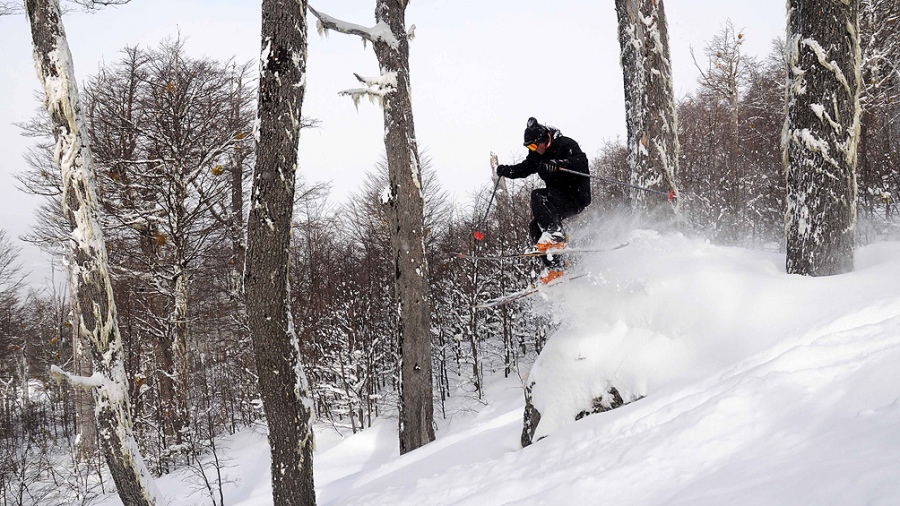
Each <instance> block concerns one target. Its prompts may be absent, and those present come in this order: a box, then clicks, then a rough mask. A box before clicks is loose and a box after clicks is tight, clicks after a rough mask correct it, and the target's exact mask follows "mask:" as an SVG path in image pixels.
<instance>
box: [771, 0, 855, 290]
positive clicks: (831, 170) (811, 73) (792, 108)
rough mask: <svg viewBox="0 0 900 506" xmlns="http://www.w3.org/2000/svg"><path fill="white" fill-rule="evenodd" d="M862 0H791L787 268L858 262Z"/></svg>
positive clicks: (811, 270) (839, 268)
mask: <svg viewBox="0 0 900 506" xmlns="http://www.w3.org/2000/svg"><path fill="white" fill-rule="evenodd" d="M858 13H859V1H858V0H790V1H789V3H788V31H787V60H788V69H787V70H788V89H787V118H786V121H785V128H784V137H783V139H782V143H783V146H784V163H785V169H786V172H787V214H786V218H785V224H786V235H787V264H786V268H787V272H788V273H792V274H803V275H809V276H828V275H833V274H841V273H845V272H849V271H851V270H852V269H853V248H854V231H855V227H856V193H857V191H856V164H857V148H858V145H859V129H860V127H859V125H860V114H861V113H860V103H859V95H860V88H861V86H860V45H859V36H858V31H857V28H858V26H859V23H858Z"/></svg>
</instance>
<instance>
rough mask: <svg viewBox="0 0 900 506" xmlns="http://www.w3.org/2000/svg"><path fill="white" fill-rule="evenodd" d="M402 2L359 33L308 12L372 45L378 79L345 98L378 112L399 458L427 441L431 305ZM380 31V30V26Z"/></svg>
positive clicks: (380, 7) (386, 4)
mask: <svg viewBox="0 0 900 506" xmlns="http://www.w3.org/2000/svg"><path fill="white" fill-rule="evenodd" d="M406 5H407V1H406V0H377V2H376V5H375V20H376V22H377V23H378V25H376V28H381V27H384V26H386V27H388V28H389V29H390V33H385V31H384V30H381V29H378V30H375V29H372V30H365V29H360V28H359V27H358V25H352V26H351V25H349V24H346V23H341V22H338V21H337V20H335V19H334V18H331V17H328V16H323V15H321V14H319V13H318V12H316V11H315V10H314V9H310V10H311V11H312V13H313V14H314V15H315V16H316V17H317V18H318V19H319V23H320V26H321V27H322V28H326V29H330V30H336V31H338V32H341V33H348V34H353V35H358V36H360V37H362V38H363V39H365V40H367V41H370V42H372V45H373V46H374V48H375V55H376V56H377V58H378V66H379V67H380V69H381V76H380V77H379V78H378V79H365V78H362V77H359V76H357V77H358V78H359V79H360V80H361V81H363V83H364V84H366V85H369V86H373V87H378V90H375V91H371V90H369V91H364V92H358V91H353V92H348V94H350V95H352V96H353V97H354V99H358V98H359V96H361V95H364V94H375V95H377V96H378V98H380V99H381V101H382V106H383V110H384V129H385V132H384V147H385V151H386V152H387V162H388V179H389V181H390V200H389V202H388V206H389V212H388V218H389V224H390V227H391V256H392V258H393V264H394V281H395V282H394V286H395V290H396V293H397V297H398V299H399V301H400V307H399V308H398V309H399V315H400V453H401V454H402V453H406V452H408V451H412V450H415V449H416V448H419V447H420V446H422V445H424V444H427V443H430V442H431V441H434V427H433V424H434V403H433V401H432V390H433V389H432V381H433V380H432V376H431V299H430V296H429V289H428V288H429V287H428V282H429V275H428V263H427V261H426V257H425V240H424V239H425V224H424V207H425V199H424V196H423V186H422V174H421V170H420V168H421V167H420V163H419V149H418V147H417V146H416V133H415V126H414V123H413V114H412V99H411V91H410V80H409V36H408V34H407V32H406ZM379 25H380V26H379Z"/></svg>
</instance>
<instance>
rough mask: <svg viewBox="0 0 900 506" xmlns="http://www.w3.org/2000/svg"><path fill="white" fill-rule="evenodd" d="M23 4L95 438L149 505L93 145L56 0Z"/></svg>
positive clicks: (120, 485) (132, 501)
mask: <svg viewBox="0 0 900 506" xmlns="http://www.w3.org/2000/svg"><path fill="white" fill-rule="evenodd" d="M25 9H26V12H27V15H28V20H29V22H30V24H31V34H32V43H33V46H34V58H35V63H36V67H37V70H38V76H39V78H40V80H41V83H42V84H43V86H44V92H45V100H46V103H45V105H46V107H47V111H48V112H49V114H50V118H51V125H52V127H53V136H54V138H55V139H56V147H55V151H54V158H55V160H56V162H57V163H58V164H59V166H60V170H61V173H62V184H63V194H62V205H63V212H64V213H65V215H66V218H67V219H68V221H69V224H70V227H71V234H70V243H71V245H72V255H71V258H72V262H71V264H70V266H69V268H70V269H72V270H73V272H72V273H71V274H70V275H69V279H70V282H71V283H72V285H73V286H71V291H72V294H73V295H74V297H73V299H74V304H75V307H76V308H77V313H78V316H79V318H78V319H77V320H78V324H79V328H80V332H81V334H82V335H83V336H85V337H86V339H87V341H88V342H89V343H90V350H91V356H92V357H93V361H94V364H93V365H94V374H93V376H92V377H91V379H90V380H91V382H90V384H91V385H92V386H93V388H92V392H93V397H94V403H95V411H94V414H95V416H96V418H97V429H98V432H99V436H100V441H101V443H102V445H103V451H104V454H105V456H106V462H107V465H108V466H109V469H110V472H111V474H112V477H113V480H114V481H115V483H116V488H117V489H118V493H119V497H120V498H121V499H122V502H123V503H125V504H128V505H129V506H131V505H137V506H141V505H152V504H155V503H156V497H157V495H158V494H157V490H156V486H155V484H154V483H153V480H152V479H151V476H150V473H149V472H148V470H147V468H146V466H145V465H144V462H143V460H142V458H141V456H140V452H139V451H138V447H137V443H136V441H135V439H134V435H133V429H132V420H131V409H130V406H129V400H128V379H127V377H126V373H125V367H124V364H123V357H122V341H121V337H120V335H119V327H118V323H117V315H116V305H115V300H114V299H113V293H112V285H111V284H110V279H109V272H108V261H107V253H106V245H105V243H104V239H103V234H102V231H101V229H100V224H99V222H98V219H97V198H96V195H95V189H94V188H95V185H94V179H93V173H92V168H91V151H90V147H89V146H88V144H87V142H86V139H87V136H86V132H85V130H84V119H83V115H82V112H81V106H80V104H79V100H78V89H77V86H76V80H75V71H74V69H73V67H72V55H71V53H70V51H69V45H68V42H67V40H66V35H65V30H64V28H63V24H62V17H61V14H60V8H59V2H58V1H57V0H27V1H26V2H25Z"/></svg>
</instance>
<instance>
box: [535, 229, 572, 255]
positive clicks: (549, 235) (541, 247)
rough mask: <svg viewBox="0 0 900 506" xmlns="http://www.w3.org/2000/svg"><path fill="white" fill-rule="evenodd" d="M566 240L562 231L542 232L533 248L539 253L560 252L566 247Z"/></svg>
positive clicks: (566, 237)
mask: <svg viewBox="0 0 900 506" xmlns="http://www.w3.org/2000/svg"><path fill="white" fill-rule="evenodd" d="M566 240H568V236H567V235H566V234H564V233H563V232H562V231H556V232H544V233H543V234H541V238H540V239H539V240H538V242H537V244H535V245H534V248H535V249H536V250H538V251H540V252H541V253H547V252H549V251H554V250H561V249H564V248H565V247H566Z"/></svg>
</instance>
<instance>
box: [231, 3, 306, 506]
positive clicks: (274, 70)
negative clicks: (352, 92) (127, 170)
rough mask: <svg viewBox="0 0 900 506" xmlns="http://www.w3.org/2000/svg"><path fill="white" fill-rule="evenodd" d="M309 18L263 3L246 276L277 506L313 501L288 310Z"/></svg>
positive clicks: (301, 385)
mask: <svg viewBox="0 0 900 506" xmlns="http://www.w3.org/2000/svg"><path fill="white" fill-rule="evenodd" d="M305 15H306V2H305V0H298V1H292V2H280V1H276V0H263V3H262V53H261V55H260V80H259V131H258V132H257V138H256V142H257V146H256V152H257V159H256V168H255V170H254V174H253V190H252V194H251V201H250V214H249V216H248V218H247V252H246V254H247V259H246V267H245V272H244V290H245V293H246V304H247V316H248V323H249V326H250V333H251V335H252V339H253V348H254V350H255V354H256V368H257V372H258V374H259V390H260V392H261V395H262V400H263V406H264V408H265V412H266V419H267V420H268V424H269V446H270V450H271V454H272V495H273V499H274V504H276V505H278V506H282V505H298V506H299V505H311V504H315V502H316V493H315V487H314V483H313V432H312V417H313V406H312V401H311V399H310V395H309V384H308V382H307V379H306V375H305V373H304V371H303V367H302V365H301V355H300V341H299V338H298V336H297V333H296V332H295V329H294V323H293V316H292V314H291V309H290V285H289V275H290V256H289V251H288V250H289V248H290V242H291V223H292V216H293V204H294V189H295V175H296V171H297V165H298V163H297V144H298V142H299V139H300V111H301V107H302V104H303V94H304V91H305V89H306V57H307V54H306V16H305Z"/></svg>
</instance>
